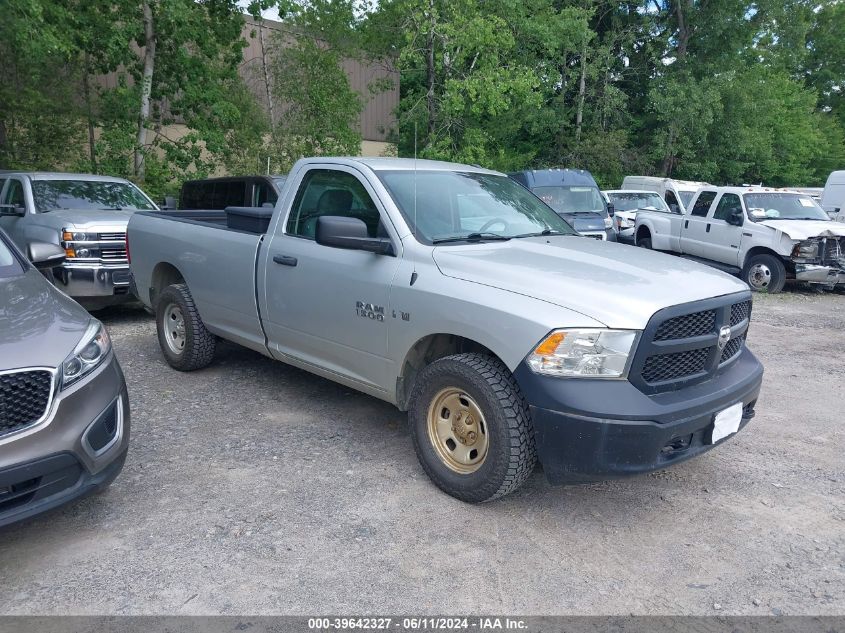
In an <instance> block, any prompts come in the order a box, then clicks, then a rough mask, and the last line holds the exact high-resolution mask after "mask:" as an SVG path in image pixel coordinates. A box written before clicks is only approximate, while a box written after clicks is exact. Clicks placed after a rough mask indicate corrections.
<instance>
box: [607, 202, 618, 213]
mask: <svg viewBox="0 0 845 633" xmlns="http://www.w3.org/2000/svg"><path fill="white" fill-rule="evenodd" d="M614 213H616V205H614V204H613V203H612V202H608V203H607V215H610V216H612V215H613V214H614Z"/></svg>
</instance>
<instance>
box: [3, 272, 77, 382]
mask: <svg viewBox="0 0 845 633" xmlns="http://www.w3.org/2000/svg"><path fill="white" fill-rule="evenodd" d="M90 322H91V317H90V315H89V314H88V313H87V312H86V311H85V310H84V309H83V308H82V307H81V306H80V305H79V304H78V303H76V302H75V301H73V300H72V299H70V298H69V297H67V296H66V295H64V294H62V293H61V292H59V291H58V290H56V289H55V288H53V286H51V285H50V283H49V282H48V281H47V280H46V279H45V278H44V276H43V275H42V274H41V273H40V272H38V271H37V270H34V269H29V270H27V271H26V272H25V273H24V274H23V275H19V276H17V277H6V278H2V279H0V371H3V370H6V369H17V368H19V367H58V366H59V365H61V363H62V361H64V359H65V358H67V355H68V354H70V353H71V352H72V351H73V348H74V347H75V346H76V344H77V343H79V341H80V339H81V338H82V336H83V334H85V329H86V328H87V327H88V324H89V323H90Z"/></svg>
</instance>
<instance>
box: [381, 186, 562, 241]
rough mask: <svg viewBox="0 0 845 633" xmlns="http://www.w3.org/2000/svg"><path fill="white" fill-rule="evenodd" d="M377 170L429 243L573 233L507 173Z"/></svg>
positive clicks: (417, 234) (418, 234) (417, 232)
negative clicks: (506, 174) (497, 174)
mask: <svg viewBox="0 0 845 633" xmlns="http://www.w3.org/2000/svg"><path fill="white" fill-rule="evenodd" d="M378 175H379V178H380V179H381V181H382V182H383V183H384V186H385V187H387V189H388V191H389V192H390V195H391V196H392V197H393V200H394V202H395V203H396V206H397V207H399V210H400V211H401V212H402V216H403V217H404V218H405V221H406V222H407V223H408V225H409V226H410V227H411V229H412V230H413V231H414V236H415V237H417V238H418V239H420V240H421V241H424V242H426V243H428V244H433V243H436V242H438V241H454V240H463V239H479V240H484V239H510V238H515V237H527V236H531V235H538V234H546V235H548V234H562V235H576V233H575V230H574V229H573V228H572V227H571V226H569V224H567V223H566V221H565V220H564V219H562V218H561V217H560V216H558V215H557V214H556V213H555V212H554V211H552V210H551V209H550V208H549V207H547V206H546V205H545V204H543V203H542V202H540V200H539V199H538V198H537V197H536V196H534V195H532V194H531V193H530V192H529V191H528V190H527V189H525V188H524V187H522V185H519V184H517V183H516V182H514V181H513V180H511V179H510V178H508V177H507V176H495V175H491V174H479V173H474V172H455V171H416V172H414V171H410V170H403V171H381V172H378ZM415 192H416V198H415V197H414V193H415ZM415 202H416V205H415V204H414V203H415Z"/></svg>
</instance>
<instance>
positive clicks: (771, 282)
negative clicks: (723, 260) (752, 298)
mask: <svg viewBox="0 0 845 633" xmlns="http://www.w3.org/2000/svg"><path fill="white" fill-rule="evenodd" d="M742 280H743V281H744V282H745V283H747V284H748V285H749V286H750V287H751V289H752V290H754V291H755V292H768V293H769V294H777V293H778V292H780V291H781V290H783V286H784V284H785V283H786V267H785V266H784V265H783V262H782V261H781V260H780V258H778V257H775V256H774V255H765V254H762V255H752V256H751V257H749V258H748V259H747V260H746V261H745V266H743V267H742Z"/></svg>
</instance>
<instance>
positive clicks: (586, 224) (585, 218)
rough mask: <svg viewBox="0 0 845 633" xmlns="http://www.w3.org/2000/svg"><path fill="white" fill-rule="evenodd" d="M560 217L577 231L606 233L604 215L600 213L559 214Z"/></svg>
mask: <svg viewBox="0 0 845 633" xmlns="http://www.w3.org/2000/svg"><path fill="white" fill-rule="evenodd" d="M558 215H559V216H560V217H562V218H563V219H564V220H566V221H567V222H569V224H570V225H571V226H572V228H574V229H575V230H576V231H604V230H605V227H604V218H605V216H604V215H603V214H599V213H578V214H575V213H558Z"/></svg>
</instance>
